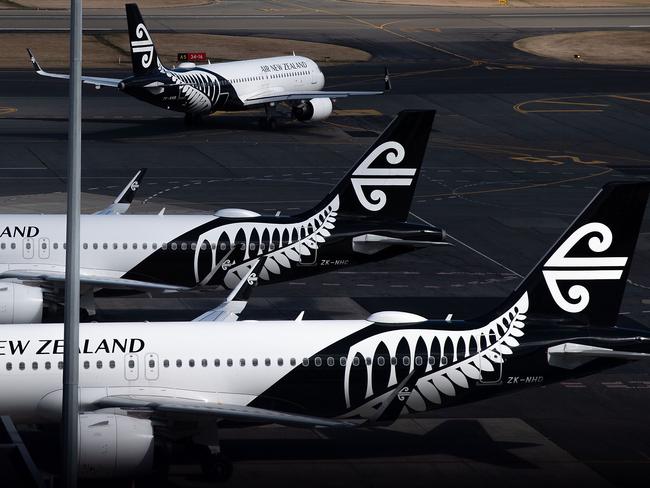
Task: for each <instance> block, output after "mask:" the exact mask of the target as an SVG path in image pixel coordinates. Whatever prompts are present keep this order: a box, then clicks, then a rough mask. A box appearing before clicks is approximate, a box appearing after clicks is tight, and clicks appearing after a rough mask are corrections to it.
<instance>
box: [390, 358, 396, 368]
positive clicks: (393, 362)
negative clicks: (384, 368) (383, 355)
mask: <svg viewBox="0 0 650 488" xmlns="http://www.w3.org/2000/svg"><path fill="white" fill-rule="evenodd" d="M390 364H392V365H393V366H395V365H397V358H396V357H395V356H393V357H392V358H390Z"/></svg>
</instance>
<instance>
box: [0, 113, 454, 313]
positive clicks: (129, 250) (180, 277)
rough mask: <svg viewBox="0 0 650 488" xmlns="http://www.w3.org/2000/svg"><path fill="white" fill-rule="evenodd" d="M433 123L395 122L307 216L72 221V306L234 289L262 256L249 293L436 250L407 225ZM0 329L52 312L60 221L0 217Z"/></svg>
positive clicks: (431, 235) (433, 232)
mask: <svg viewBox="0 0 650 488" xmlns="http://www.w3.org/2000/svg"><path fill="white" fill-rule="evenodd" d="M433 117H434V112H433V111H405V112H402V113H400V114H399V115H398V116H397V118H396V119H395V120H394V121H393V122H392V123H391V124H390V126H389V127H388V128H387V129H386V130H385V131H384V132H383V134H382V135H381V136H379V138H378V139H377V141H376V142H375V143H374V144H373V145H372V146H371V148H370V149H369V150H368V151H367V152H366V153H365V154H364V155H363V157H362V158H361V159H360V160H359V161H358V162H357V164H356V165H355V166H354V167H353V168H352V170H351V171H350V172H349V173H348V174H347V175H346V176H345V177H344V178H343V179H342V180H341V182H340V183H339V184H338V185H337V186H336V187H335V188H334V189H333V190H332V191H331V192H330V193H329V194H328V195H327V196H326V197H325V199H324V200H323V201H322V202H320V203H319V204H318V205H316V207H314V208H313V209H311V210H309V211H307V212H304V213H301V214H299V215H295V216H286V217H285V216H262V215H260V214H258V213H255V212H252V211H249V210H242V209H222V210H219V211H217V212H216V213H215V214H214V215H119V216H111V215H84V216H82V218H81V242H82V244H81V284H82V293H83V295H82V306H83V308H84V309H85V310H87V311H88V312H89V313H90V314H93V313H94V300H93V298H94V292H95V291H97V290H99V289H102V288H109V289H115V290H124V289H127V290H131V291H133V290H144V291H146V290H185V289H190V288H195V287H207V286H225V287H226V288H232V287H234V286H235V285H236V284H237V283H238V282H239V280H240V279H241V278H242V276H243V275H244V274H245V273H246V272H247V271H248V270H249V269H250V268H251V266H252V263H253V262H254V261H255V260H256V259H257V258H258V257H261V256H266V257H267V258H268V259H266V260H265V264H264V269H262V270H261V272H260V279H261V283H264V284H265V283H273V282H278V281H283V280H287V279H295V278H297V277H303V276H311V275H315V274H319V273H324V272H327V271H332V270H336V269H340V268H343V267H346V266H351V265H355V264H362V263H366V262H369V261H377V260H381V259H386V258H389V257H393V256H395V255H398V254H402V253H405V252H409V251H412V250H414V249H418V248H421V247H425V246H429V245H435V244H441V243H443V244H444V240H445V234H444V231H442V230H441V229H438V228H436V227H431V226H428V225H422V224H418V223H410V222H407V219H408V215H409V209H410V206H411V200H412V199H413V194H414V191H415V185H416V183H417V179H418V176H419V172H420V171H419V170H420V166H421V165H422V158H423V155H424V151H425V149H426V145H427V141H428V137H429V133H430V132H431V125H432V123H433ZM0 221H1V222H2V226H0V284H3V285H4V286H3V287H2V288H0V323H19V322H26V323H30V322H39V321H40V320H41V318H42V313H43V303H44V301H45V304H46V305H53V306H56V304H59V303H62V297H63V290H64V280H65V238H66V236H65V215H42V214H37V215H11V214H5V215H1V216H0Z"/></svg>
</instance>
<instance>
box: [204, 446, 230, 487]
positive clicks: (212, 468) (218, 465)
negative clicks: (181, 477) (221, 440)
mask: <svg viewBox="0 0 650 488" xmlns="http://www.w3.org/2000/svg"><path fill="white" fill-rule="evenodd" d="M201 470H202V471H203V474H204V475H205V477H206V478H208V479H209V480H210V481H216V482H218V483H223V482H225V481H228V480H229V479H230V477H231V476H232V471H233V465H232V462H231V461H230V459H228V458H227V457H226V456H224V455H223V454H221V453H219V454H207V455H205V456H204V457H203V459H202V460H201Z"/></svg>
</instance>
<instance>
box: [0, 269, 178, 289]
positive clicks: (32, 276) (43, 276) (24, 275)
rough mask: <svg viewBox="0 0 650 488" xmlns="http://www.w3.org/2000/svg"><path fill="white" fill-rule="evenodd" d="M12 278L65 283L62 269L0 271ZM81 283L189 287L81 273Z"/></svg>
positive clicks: (101, 285) (51, 283)
mask: <svg viewBox="0 0 650 488" xmlns="http://www.w3.org/2000/svg"><path fill="white" fill-rule="evenodd" d="M5 278H14V279H17V280H21V281H25V282H31V283H35V284H47V285H50V286H52V285H55V286H56V285H59V286H61V287H63V286H64V284H65V273H64V272H62V271H52V270H47V271H42V270H31V269H30V270H20V269H10V270H8V271H3V272H2V273H0V279H5ZM80 281H81V285H82V286H83V285H85V286H92V287H94V288H110V289H129V290H143V291H151V290H163V291H182V290H188V289H189V288H187V287H184V286H176V285H167V284H164V283H151V282H148V281H139V280H127V279H124V278H111V277H108V276H94V275H88V274H82V275H81V277H80Z"/></svg>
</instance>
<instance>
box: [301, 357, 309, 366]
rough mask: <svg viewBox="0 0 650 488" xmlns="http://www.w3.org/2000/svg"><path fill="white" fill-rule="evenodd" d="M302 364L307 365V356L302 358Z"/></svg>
mask: <svg viewBox="0 0 650 488" xmlns="http://www.w3.org/2000/svg"><path fill="white" fill-rule="evenodd" d="M302 365H303V366H309V358H302Z"/></svg>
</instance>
